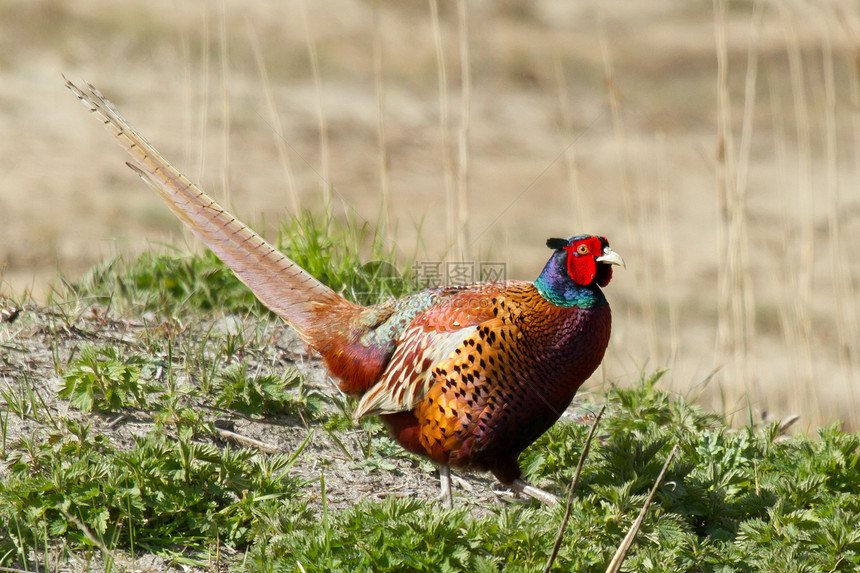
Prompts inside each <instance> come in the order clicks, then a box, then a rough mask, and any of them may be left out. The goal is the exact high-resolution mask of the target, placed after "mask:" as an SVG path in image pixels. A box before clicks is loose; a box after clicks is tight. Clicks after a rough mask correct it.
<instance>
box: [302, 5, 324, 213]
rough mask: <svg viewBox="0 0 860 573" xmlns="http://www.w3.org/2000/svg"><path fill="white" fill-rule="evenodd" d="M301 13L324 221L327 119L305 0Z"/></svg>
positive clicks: (315, 47) (314, 42)
mask: <svg viewBox="0 0 860 573" xmlns="http://www.w3.org/2000/svg"><path fill="white" fill-rule="evenodd" d="M299 5H300V7H301V13H302V22H303V23H304V28H305V44H306V45H307V47H308V60H310V64H311V76H312V77H313V82H314V92H315V94H316V101H317V124H318V129H319V134H320V170H319V175H320V179H321V181H320V185H321V186H322V195H323V203H324V205H323V207H324V209H325V216H326V222H328V219H329V218H330V217H331V191H332V183H331V169H330V167H329V164H330V159H329V144H328V120H327V119H326V114H325V105H324V102H323V88H322V75H321V74H320V63H319V56H318V55H317V46H316V41H315V40H314V35H313V30H312V29H311V25H310V21H309V19H308V7H307V4H306V3H305V0H302V1H301V2H300V3H299Z"/></svg>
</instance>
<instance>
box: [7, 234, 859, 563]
mask: <svg viewBox="0 0 860 573" xmlns="http://www.w3.org/2000/svg"><path fill="white" fill-rule="evenodd" d="M322 244H323V243H321V245H322ZM328 248H329V247H325V248H323V247H320V249H318V250H317V251H316V252H317V253H318V256H322V254H321V253H324V252H326V249H328ZM332 248H333V247H332ZM326 256H327V255H326ZM353 260H356V259H353ZM317 262H318V264H320V265H322V266H325V265H329V266H331V267H333V268H335V269H338V268H339V269H341V270H343V271H344V272H346V269H347V268H355V267H354V266H348V265H340V264H339V263H337V262H336V260H334V259H332V261H331V262H328V263H323V262H320V261H317ZM194 264H196V263H192V267H193V265H194ZM147 265H156V266H159V265H161V263H160V262H159V260H158V259H157V258H149V259H141V260H138V261H136V262H135V263H134V264H133V265H132V267H134V268H136V269H137V270H136V271H135V272H139V273H142V274H143V275H147V276H149V275H153V274H155V273H153V272H150V271H146V268H145V267H146V266H147ZM159 268H162V270H163V267H159ZM114 270H116V268H115V269H114ZM111 272H113V271H111ZM183 273H184V271H183V272H182V273H180V275H181V276H185V277H190V276H192V275H188V274H187V273H186V274H183ZM162 278H168V277H162ZM347 279H348V277H346V278H343V279H338V280H342V282H341V283H339V284H340V288H349V287H345V286H344V285H348V284H349V283H348V280H353V279H348V280H347ZM117 280H119V281H121V280H123V279H122V278H121V277H120V275H117ZM177 280H178V281H180V282H181V280H185V279H177ZM200 280H201V279H200V278H199V277H198V278H192V279H191V280H190V282H189V283H188V285H187V288H186V287H183V289H180V291H178V292H180V293H182V294H181V295H179V296H176V297H174V295H168V296H167V297H166V298H163V299H161V302H160V303H159V304H160V305H161V307H162V309H170V310H171V312H174V311H175V312H176V313H178V314H180V315H181V316H184V317H185V318H184V319H183V321H178V320H176V319H175V318H172V317H170V318H164V319H163V320H162V321H159V320H158V319H156V320H153V321H143V322H141V321H140V320H139V319H134V318H129V317H126V318H122V317H115V318H114V315H112V314H111V313H109V312H108V313H106V312H105V310H104V308H103V307H98V308H96V309H95V310H98V312H62V313H61V312H59V311H55V310H53V309H38V308H34V307H31V308H29V309H28V310H26V311H25V312H24V313H22V316H21V317H20V318H19V319H18V320H19V321H20V322H19V323H16V328H18V330H17V331H16V332H18V333H19V334H17V335H16V336H17V338H16V340H15V341H14V344H7V345H5V346H4V348H7V349H9V351H8V354H7V355H6V356H4V359H3V361H2V363H0V368H2V371H0V374H2V376H3V377H4V388H5V389H6V390H5V393H4V394H2V395H0V397H2V398H3V399H4V400H5V401H6V402H7V406H8V405H10V404H15V405H16V406H15V407H14V410H12V409H11V408H7V409H6V411H5V412H3V414H4V415H3V416H2V418H0V421H2V438H3V448H2V450H0V451H2V452H3V464H2V466H0V524H2V525H0V567H9V568H17V569H20V570H33V569H36V568H42V569H45V570H53V569H57V568H58V567H57V564H58V563H59V564H64V565H63V566H66V564H69V563H72V562H76V563H77V562H81V561H83V562H85V563H86V566H85V567H83V569H84V570H92V571H101V570H125V569H132V568H134V567H135V563H137V562H139V561H141V560H144V559H148V558H152V557H153V556H156V557H157V558H158V559H160V561H158V563H159V565H158V566H157V567H156V568H157V569H158V568H160V569H164V570H167V569H170V568H173V567H178V566H179V565H180V564H181V565H182V566H183V567H188V568H190V569H192V570H196V571H204V570H212V569H215V568H227V569H232V570H249V571H297V570H304V571H330V570H350V571H462V570H474V571H498V570H504V571H540V570H543V567H544V565H545V563H546V561H547V558H548V556H549V553H550V552H551V550H552V547H553V543H554V540H555V538H556V535H557V533H558V530H559V527H560V524H561V519H562V515H563V513H564V508H561V507H558V508H547V507H543V506H540V505H538V504H537V503H536V502H532V501H527V500H521V499H511V498H510V497H508V496H505V495H501V494H500V495H498V496H497V495H494V494H493V493H492V482H491V481H490V480H489V479H487V478H486V476H482V475H469V474H466V475H464V476H463V479H464V481H463V482H461V484H460V487H458V491H457V495H456V498H455V501H456V504H457V508H456V509H454V510H451V511H445V510H441V508H440V507H439V505H438V502H437V501H436V499H435V497H436V495H437V493H438V492H437V488H438V485H437V483H438V482H437V481H436V479H435V477H434V476H433V475H432V474H431V473H430V472H431V471H432V468H431V467H428V464H426V463H422V462H421V461H420V460H416V459H415V458H414V457H413V456H409V455H406V454H405V453H403V452H402V450H401V449H399V448H397V447H395V446H394V444H393V443H392V442H391V441H390V440H388V439H387V438H385V437H384V436H383V435H382V432H383V429H382V427H381V424H380V423H379V422H378V421H376V420H368V421H365V422H363V423H362V424H361V425H360V426H356V425H355V424H354V423H353V422H352V414H351V412H352V407H351V405H350V403H349V402H348V401H347V400H345V399H343V398H342V397H336V394H333V393H332V388H331V385H330V384H329V383H328V382H326V381H325V375H324V369H323V366H322V364H321V363H320V362H319V361H318V360H316V359H314V358H312V357H309V356H307V354H306V353H305V351H304V349H303V347H302V346H301V344H300V343H299V342H298V341H297V340H296V339H295V337H294V335H293V334H292V333H291V332H290V331H289V330H287V329H285V327H283V326H282V325H280V324H279V323H278V321H273V320H270V319H269V317H268V316H267V315H265V314H260V315H254V314H253V313H251V314H246V313H244V312H243V317H242V318H241V319H240V320H239V321H238V322H240V323H242V324H245V323H253V324H255V325H256V326H255V327H254V328H253V329H252V330H253V331H252V333H251V335H249V336H245V335H244V334H242V335H241V337H240V336H239V335H237V334H230V332H221V331H220V330H219V329H218V328H216V327H215V325H216V324H218V321H219V320H221V318H222V311H221V310H219V309H220V308H221V306H220V305H217V304H216V305H215V306H214V309H213V310H203V309H202V306H198V307H194V306H192V305H190V304H189V303H188V301H190V300H192V299H193V298H194V296H195V295H194V294H193V292H194V291H195V288H196V287H195V286H194V285H195V284H197V285H198V286H199V282H200ZM332 280H335V279H332ZM135 284H137V283H135ZM135 288H137V289H138V290H136V291H134V296H132V297H130V298H129V299H128V303H129V308H131V307H134V306H135V305H144V306H145V305H146V304H147V303H146V301H147V300H152V299H151V298H148V296H149V295H147V293H150V287H149V286H143V287H141V286H137V287H135ZM201 288H204V290H205V287H201ZM155 290H156V289H154V288H153V289H152V292H154V291H155ZM374 292H376V293H377V294H376V295H374V296H382V293H383V292H388V291H384V290H383V289H381V288H380V289H377V290H376V291H374ZM150 294H151V293H150ZM212 294H213V295H216V296H217V292H216V291H213V293H212ZM152 296H154V294H153V295H152ZM106 300H109V299H105V301H106ZM114 300H116V299H114ZM103 302H104V301H103ZM195 304H196V303H195ZM81 306H82V302H81V301H80V300H78V299H74V300H72V301H70V302H69V304H68V305H67V307H68V308H72V307H81ZM121 306H122V305H118V307H120V308H121ZM229 307H230V306H229V304H226V303H225V305H224V308H228V309H229ZM115 308H117V307H115ZM137 308H138V309H139V306H137ZM195 308H196V310H195ZM156 310H158V309H156ZM58 315H61V318H62V320H60V321H57V320H56V317H57V316H58ZM134 316H135V315H132V317H134ZM18 325H20V327H18ZM243 332H244V331H243ZM46 333H47V336H46ZM231 337H232V338H231ZM240 338H241V339H240ZM93 340H98V341H99V343H98V345H91V346H87V343H89V342H91V341H93ZM81 347H83V348H82V349H81ZM79 349H80V350H79ZM225 349H229V352H227V351H225ZM57 365H60V367H59V369H60V372H59V374H60V376H61V381H60V387H59V389H57V388H55V387H51V385H50V381H51V380H52V379H54V376H56V374H57V367H58V366H57ZM62 365H65V366H64V367H63V366H62ZM295 371H297V372H299V373H300V375H296V374H295V373H294V372H295ZM201 372H207V373H211V375H210V374H207V375H206V382H205V385H206V388H203V387H202V386H203V384H204V380H203V378H202V376H201ZM660 375H661V373H660V372H657V373H655V374H653V375H650V376H643V378H642V379H641V380H639V381H634V382H633V383H631V384H628V385H627V386H625V387H617V388H613V389H612V390H610V391H609V392H607V393H606V394H605V395H603V396H601V397H600V400H601V401H605V402H606V404H607V406H608V408H607V411H606V413H605V415H604V417H603V421H602V423H601V426H600V431H599V434H598V437H597V440H596V441H595V442H593V444H592V449H591V453H590V455H589V458H588V460H587V461H586V464H585V466H584V470H583V473H582V474H581V478H580V483H579V487H578V489H577V493H576V495H575V497H574V499H573V503H572V506H571V508H570V509H571V511H570V524H569V525H568V527H567V528H566V531H565V534H564V536H563V539H562V544H561V547H560V550H559V553H558V556H557V559H556V561H555V567H556V569H557V570H559V571H602V570H605V568H606V565H607V563H608V562H609V560H610V559H611V558H612V555H613V554H614V552H615V549H616V547H618V545H619V543H620V542H621V540H622V539H623V538H624V536H625V534H626V532H627V531H628V529H629V528H630V526H631V524H632V523H633V521H634V520H635V518H636V516H637V514H638V513H639V510H640V508H641V507H642V505H643V502H644V500H645V497H646V495H647V494H648V492H649V490H650V489H651V487H652V486H653V484H654V482H655V480H656V477H657V474H658V472H659V471H660V469H661V467H662V465H663V463H664V461H665V460H666V458H667V456H668V454H669V452H670V451H671V450H672V448H673V447H674V446H675V445H678V446H679V448H680V450H681V454H680V456H679V457H678V458H676V461H675V462H674V463H673V464H672V465H671V468H670V470H669V474H668V476H667V477H666V479H665V481H664V482H663V485H662V486H661V487H660V488H659V489H658V491H657V496H656V499H655V502H654V504H653V505H652V506H651V508H650V511H649V513H648V515H647V518H646V519H645V521H644V523H643V525H642V528H641V530H640V532H639V534H638V536H637V537H636V538H635V540H634V542H633V546H632V548H631V550H630V553H629V554H628V557H627V560H626V561H625V569H626V570H629V571H689V572H691V573H692V572H711V571H713V572H728V571H742V572H746V571H749V572H752V571H760V570H771V569H776V568H782V569H785V570H792V571H793V570H802V571H812V572H818V571H821V572H825V571H846V572H847V571H856V570H857V569H858V568H860V534H858V531H860V502H858V497H857V495H856V492H857V491H858V490H860V463H858V449H860V436H858V435H857V434H851V433H845V432H842V431H841V430H840V429H839V428H838V427H837V426H831V427H828V428H822V429H820V430H818V431H817V432H816V433H815V434H814V435H811V436H797V437H786V436H783V435H781V432H780V428H779V426H778V425H777V424H759V425H750V426H747V427H743V428H739V429H737V428H731V427H729V426H727V425H726V423H725V421H724V419H723V418H722V417H721V416H719V415H716V414H713V413H709V412H705V411H703V410H702V408H701V407H699V406H697V405H695V404H691V403H689V402H687V401H686V400H685V399H684V398H683V397H680V396H676V395H672V394H670V393H667V392H665V391H663V390H661V388H660ZM16 388H26V389H28V390H27V392H26V393H25V394H21V393H20V392H17V393H15V392H13V389H16ZM22 395H26V396H32V397H33V398H27V399H26V400H23V401H22V400H21V399H20V398H19V397H20V396H22ZM69 405H73V406H75V408H72V409H69V408H68V407H67V406H69ZM25 406H26V407H25ZM598 409H599V408H598V407H597V406H595V405H589V404H580V405H579V406H577V407H576V408H575V410H573V411H572V412H571V414H572V417H570V418H565V419H564V420H563V421H561V422H560V423H558V424H556V425H555V426H554V427H553V428H552V429H551V430H550V431H549V432H547V433H546V434H545V435H544V436H542V437H541V438H540V439H539V440H538V441H537V442H536V443H535V444H534V445H533V446H532V447H531V448H529V449H528V450H527V451H526V452H524V454H523V456H522V459H521V460H520V461H521V463H522V466H523V468H524V469H525V474H526V476H525V477H526V478H527V479H529V480H531V481H533V482H534V483H536V484H537V485H539V486H541V487H543V488H546V489H548V490H551V491H554V492H555V493H556V494H558V495H563V493H564V492H565V491H566V490H567V487H568V485H569V484H570V481H571V479H572V476H573V471H574V468H575V466H576V463H577V461H578V459H579V456H580V454H581V452H582V447H583V444H584V441H585V436H586V434H587V433H588V430H589V427H588V426H589V424H588V423H587V421H588V420H589V418H590V416H591V415H592V413H593V412H595V411H596V410H598ZM106 414H109V416H107V415H106ZM583 422H586V423H583ZM225 425H227V426H229V427H231V428H232V429H231V431H229V432H225V431H223V428H224V427H225ZM234 430H235V431H234ZM237 441H238V442H237ZM237 443H241V444H243V446H237V445H236V444H237ZM245 446H247V447H245ZM91 555H95V556H96V557H98V559H95V560H93V559H90V557H89V556H91ZM121 561H122V563H121Z"/></svg>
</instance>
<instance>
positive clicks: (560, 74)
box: [554, 53, 593, 232]
mask: <svg viewBox="0 0 860 573" xmlns="http://www.w3.org/2000/svg"><path fill="white" fill-rule="evenodd" d="M554 68H555V80H556V84H557V86H558V90H557V91H558V110H559V115H560V116H561V135H562V138H563V143H564V144H565V150H564V164H565V167H566V168H567V181H568V185H569V186H570V215H571V217H570V218H571V221H572V222H573V228H574V229H577V232H586V231H588V229H587V228H586V224H587V223H588V222H589V221H592V220H593V219H592V215H591V206H590V204H589V201H586V200H583V198H582V190H581V189H580V188H579V177H578V176H577V165H576V150H575V149H574V147H575V146H573V145H567V142H569V141H571V140H573V139H574V137H575V136H574V133H573V120H572V119H571V116H570V106H569V105H568V99H569V96H568V93H567V78H566V77H565V74H564V65H563V64H562V61H561V56H560V55H559V54H558V53H556V57H555V65H554Z"/></svg>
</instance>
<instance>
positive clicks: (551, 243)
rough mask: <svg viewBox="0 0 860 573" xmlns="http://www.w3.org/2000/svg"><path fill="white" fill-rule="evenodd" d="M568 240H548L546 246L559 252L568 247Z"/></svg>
mask: <svg viewBox="0 0 860 573" xmlns="http://www.w3.org/2000/svg"><path fill="white" fill-rule="evenodd" d="M567 243H568V241H567V239H547V240H546V246H547V247H549V248H550V249H552V250H554V251H557V250H559V249H563V248H565V247H566V246H567Z"/></svg>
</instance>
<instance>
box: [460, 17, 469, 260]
mask: <svg viewBox="0 0 860 573" xmlns="http://www.w3.org/2000/svg"><path fill="white" fill-rule="evenodd" d="M457 14H458V24H459V25H458V30H459V40H460V92H461V96H460V97H461V104H462V105H461V111H460V128H459V130H458V138H457V142H458V144H457V148H458V154H457V157H458V161H457V217H458V219H457V256H458V257H460V260H463V261H468V260H471V258H472V254H471V245H470V243H469V122H470V115H471V111H470V108H471V104H472V69H471V62H470V60H469V4H468V0H458V1H457Z"/></svg>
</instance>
